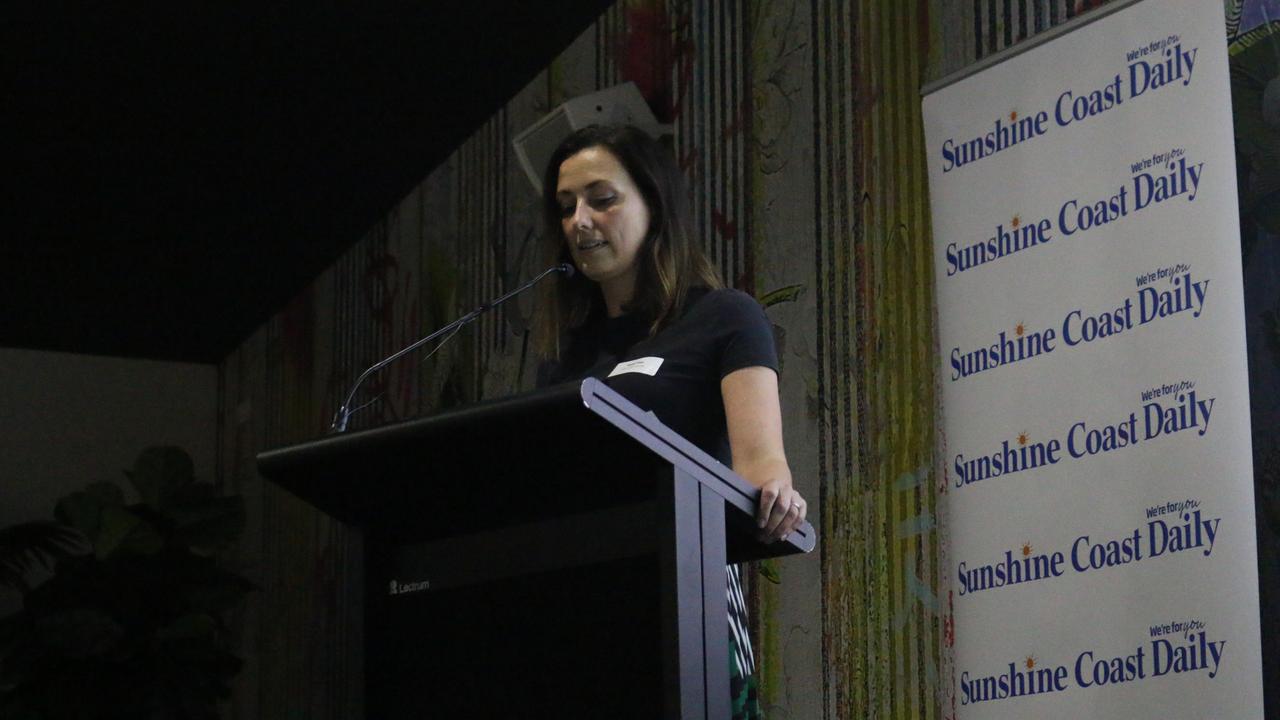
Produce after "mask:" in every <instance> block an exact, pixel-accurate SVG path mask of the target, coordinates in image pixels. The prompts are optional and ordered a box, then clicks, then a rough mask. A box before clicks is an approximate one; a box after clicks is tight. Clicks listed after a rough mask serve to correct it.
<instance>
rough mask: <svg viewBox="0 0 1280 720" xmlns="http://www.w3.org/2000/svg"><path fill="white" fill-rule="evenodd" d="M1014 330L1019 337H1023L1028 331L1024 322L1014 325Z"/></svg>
mask: <svg viewBox="0 0 1280 720" xmlns="http://www.w3.org/2000/svg"><path fill="white" fill-rule="evenodd" d="M1013 332H1014V333H1015V334H1016V335H1017V336H1018V337H1022V336H1023V334H1025V333H1026V332H1027V326H1026V325H1025V324H1023V323H1018V324H1017V325H1015V326H1014V328H1013Z"/></svg>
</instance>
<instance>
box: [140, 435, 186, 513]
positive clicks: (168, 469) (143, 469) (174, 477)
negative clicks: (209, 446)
mask: <svg viewBox="0 0 1280 720" xmlns="http://www.w3.org/2000/svg"><path fill="white" fill-rule="evenodd" d="M125 474H126V475H128V477H129V480H130V482H132V483H133V487H134V488H135V489H136V490H137V491H138V495H139V496H140V497H141V498H142V502H144V503H146V504H148V505H150V506H152V507H154V508H160V509H163V508H165V507H166V506H167V505H168V503H169V498H170V497H171V496H173V495H174V494H176V493H177V492H179V491H180V490H181V489H182V488H184V487H186V486H188V485H190V484H192V483H194V482H195V468H194V465H193V464H192V462H191V456H190V455H188V454H187V453H186V451H185V450H183V449H182V448H180V447H176V446H173V445H163V446H157V447H149V448H147V449H145V450H143V451H142V452H141V453H140V454H139V455H138V459H137V460H135V461H134V463H133V471H132V472H126V473H125Z"/></svg>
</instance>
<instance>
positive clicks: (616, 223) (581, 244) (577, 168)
mask: <svg viewBox="0 0 1280 720" xmlns="http://www.w3.org/2000/svg"><path fill="white" fill-rule="evenodd" d="M556 200H557V202H559V204H560V227H561V229H562V230H563V231H564V238H565V241H566V242H567V243H568V244H569V254H570V255H571V256H572V257H573V262H574V264H575V265H577V266H578V269H579V270H581V271H582V274H583V275H585V276H587V277H588V278H590V279H592V280H594V281H596V282H598V283H601V284H602V285H612V286H614V287H615V288H617V289H620V290H623V291H624V292H625V293H626V294H628V295H629V294H630V292H631V291H632V290H634V288H635V277H636V268H637V265H636V258H637V257H638V256H639V254H640V248H641V246H642V245H644V239H645V237H646V236H647V235H648V233H649V207H648V205H646V204H645V201H644V197H643V196H642V195H641V194H640V190H639V188H637V187H636V184H635V182H633V181H632V179H631V175H629V174H628V173H627V171H626V169H625V168H623V167H622V163H621V162H619V161H618V158H617V157H615V156H614V155H613V153H611V152H609V151H608V150H606V149H605V148H603V147H599V146H597V147H589V148H586V149H585V150H581V151H579V152H578V153H576V154H574V155H571V156H569V158H568V159H567V160H565V161H564V162H562V163H560V179H559V181H558V182H557V184H556Z"/></svg>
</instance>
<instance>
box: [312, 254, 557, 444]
mask: <svg viewBox="0 0 1280 720" xmlns="http://www.w3.org/2000/svg"><path fill="white" fill-rule="evenodd" d="M552 273H564V275H565V277H573V273H574V269H573V266H572V265H570V264H569V263H560V264H559V265H553V266H551V267H549V268H547V269H546V270H543V271H542V273H541V274H539V275H538V276H537V277H535V278H534V279H532V280H530V281H529V282H527V283H525V284H523V285H521V286H520V287H518V288H516V289H515V290H512V291H511V292H509V293H507V294H506V295H503V296H502V297H499V298H496V299H494V300H490V301H489V302H487V303H485V304H483V305H481V306H480V307H478V308H476V309H475V310H472V311H471V312H469V313H467V314H466V315H463V316H462V317H460V318H458V319H457V320H454V321H453V322H451V323H449V324H448V325H445V326H444V327H442V328H440V329H439V330H436V331H435V332H433V333H431V334H430V335H428V336H426V337H424V338H422V339H421V340H418V341H417V342H415V343H413V344H412V345H409V346H408V347H405V348H403V349H401V350H399V351H397V352H395V353H394V354H392V355H390V356H389V357H387V358H384V359H383V360H380V361H378V362H376V363H374V364H373V365H371V366H370V367H369V369H368V370H365V371H364V372H362V373H360V377H358V378H356V383H355V385H353V386H352V387H351V392H349V393H347V399H346V400H344V401H343V403H342V407H340V408H338V412H337V413H336V414H334V416H333V424H332V425H330V426H329V432H332V433H340V432H345V431H346V429H347V421H349V420H350V419H351V416H352V415H353V414H355V412H356V410H359V409H360V408H352V407H351V400H352V399H353V398H354V397H355V396H356V391H357V390H359V389H360V385H362V384H363V383H364V381H365V379H366V378H368V377H369V376H370V375H372V374H374V373H375V372H377V371H379V370H381V369H382V368H384V367H386V366H388V365H390V364H391V363H393V362H395V361H396V360H399V359H400V358H402V357H404V356H405V355H408V354H409V353H411V352H413V351H414V350H417V349H418V348H420V347H422V346H423V345H426V344H427V343H429V342H431V341H432V340H435V339H436V338H438V337H440V336H441V335H444V334H445V333H452V332H457V331H458V330H459V329H461V328H462V326H463V325H466V324H467V323H470V322H471V321H473V320H475V319H476V318H478V317H480V316H481V315H483V314H485V313H486V312H488V311H490V310H492V309H493V308H496V307H498V306H499V305H501V304H502V303H504V302H506V301H508V300H510V299H511V298H513V297H515V296H516V295H519V294H520V293H522V292H524V291H525V290H528V289H529V288H531V287H533V286H534V285H537V284H538V283H539V282H540V281H541V280H542V279H543V278H545V277H546V276H548V275H550V274H552ZM447 341H448V340H447V339H446V342H447ZM437 349H438V348H437ZM433 352H434V351H433ZM361 407H363V405H362V406H361Z"/></svg>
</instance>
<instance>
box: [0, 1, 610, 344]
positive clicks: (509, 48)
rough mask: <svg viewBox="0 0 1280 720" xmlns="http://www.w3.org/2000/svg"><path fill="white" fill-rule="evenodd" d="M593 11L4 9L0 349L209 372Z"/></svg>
mask: <svg viewBox="0 0 1280 720" xmlns="http://www.w3.org/2000/svg"><path fill="white" fill-rule="evenodd" d="M608 5H609V3H608V2H606V1H604V0H557V2H555V3H538V2H512V1H510V0H468V1H467V2H461V3H447V4H446V3H434V2H405V3H399V4H393V3H384V4H373V5H370V4H367V3H361V4H359V5H358V6H357V5H350V6H346V5H328V4H316V5H311V4H300V5H284V6H269V5H267V4H265V3H243V4H239V3H229V4H228V3H217V2H204V3H201V2H182V3H165V2H157V1H154V0H152V1H145V2H133V3H123V4H121V3H56V2H55V3H42V4H35V3H30V4H26V3H24V4H23V5H22V6H20V7H18V8H15V9H13V10H12V11H10V10H6V13H5V14H6V15H7V17H6V18H4V19H3V20H0V23H2V24H0V48H3V55H4V62H3V66H4V72H3V75H0V82H2V83H3V84H2V85H0V108H3V110H0V114H2V115H0V116H2V117H3V126H2V127H0V130H2V135H0V136H2V137H3V138H4V156H5V157H4V160H3V162H4V167H5V171H4V173H3V175H4V181H3V182H4V184H3V187H2V192H0V196H2V197H3V215H0V234H2V237H3V242H2V243H0V299H2V300H3V306H2V307H3V314H2V315H0V347H17V348H30V349H41V350H61V351H69V352H79V353H94V354H103V355H118V356H126V357H144V358H153V359H160V360H181V361H193V362H205V363H214V362H218V361H220V360H221V359H222V358H223V357H224V356H225V355H226V354H227V353H228V352H230V351H231V350H232V349H233V348H235V347H236V346H237V345H238V344H239V343H240V341H241V340H242V339H243V338H244V337H246V336H247V335H248V334H249V333H250V332H251V331H252V330H253V329H254V328H255V327H256V326H257V325H259V324H260V323H262V322H264V321H265V320H266V319H267V318H269V317H270V316H271V315H272V314H273V313H274V312H275V311H276V310H278V309H279V308H280V307H281V306H283V304H284V303H285V302H286V301H287V300H288V299H289V298H291V297H293V296H294V295H296V294H297V293H298V292H299V291H300V290H302V289H303V288H304V287H305V286H306V285H307V283H308V282H309V281H310V280H311V279H312V278H314V277H315V276H316V275H318V274H319V273H320V271H321V270H323V269H324V268H325V267H326V266H328V265H329V264H330V263H331V262H332V261H333V260H334V259H335V258H336V257H337V255H338V254H339V253H340V252H341V251H342V250H343V249H345V248H346V247H348V246H349V245H351V244H353V243H354V242H355V241H356V240H358V239H359V238H360V236H361V235H362V234H363V233H364V232H365V231H366V230H367V229H368V228H369V227H370V226H372V225H373V224H374V223H375V222H376V221H377V220H378V219H379V218H380V217H382V216H383V215H385V213H386V212H387V211H388V210H389V209H390V208H391V207H392V206H393V205H394V204H395V203H396V202H398V201H399V200H400V199H401V198H402V197H403V196H404V195H405V194H406V193H408V192H409V191H410V190H411V189H412V188H413V187H414V186H415V185H417V184H418V183H419V182H420V181H421V180H422V178H424V177H425V176H426V175H427V174H428V172H430V170H431V169H432V168H433V167H435V166H436V165H437V164H439V163H440V162H441V161H442V160H444V159H445V158H446V157H447V156H448V155H449V153H450V152H451V151H452V150H453V149H454V148H455V147H456V146H457V145H459V144H460V143H461V142H462V141H463V140H464V139H465V138H466V137H467V136H468V135H470V134H471V132H472V131H473V130H474V129H476V128H477V127H479V125H480V124H481V123H482V122H483V121H484V120H485V119H487V118H488V117H489V116H490V115H492V114H493V113H494V112H495V111H497V110H498V109H499V108H500V107H501V106H502V105H503V104H504V103H505V102H506V101H507V100H508V99H509V98H510V97H511V96H512V95H514V94H515V93H516V92H517V91H518V90H519V89H520V88H521V87H523V86H524V85H526V84H527V83H528V82H529V81H530V80H531V79H533V77H534V76H535V75H536V74H537V72H538V71H539V70H541V69H543V68H545V67H546V66H547V64H548V63H549V62H550V61H551V60H552V58H554V57H555V55H556V54H558V52H559V51H560V50H562V49H563V48H564V47H566V46H567V45H568V44H569V43H570V42H571V41H572V40H573V39H574V38H575V37H576V36H577V35H578V34H579V33H581V32H582V31H583V30H585V29H586V28H587V27H589V26H590V24H591V23H592V22H593V21H594V20H595V19H596V17H598V16H599V15H600V13H601V12H603V11H604V9H605V8H606V7H607V6H608Z"/></svg>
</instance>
